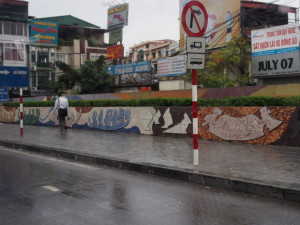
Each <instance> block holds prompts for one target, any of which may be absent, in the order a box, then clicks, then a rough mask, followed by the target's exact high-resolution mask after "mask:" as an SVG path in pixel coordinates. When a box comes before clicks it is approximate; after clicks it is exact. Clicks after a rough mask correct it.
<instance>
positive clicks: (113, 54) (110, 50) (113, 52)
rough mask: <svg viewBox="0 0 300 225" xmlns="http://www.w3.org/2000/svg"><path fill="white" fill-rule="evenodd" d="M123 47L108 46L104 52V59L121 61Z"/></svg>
mask: <svg viewBox="0 0 300 225" xmlns="http://www.w3.org/2000/svg"><path fill="white" fill-rule="evenodd" d="M123 52H124V47H123V45H113V46H108V47H107V50H106V59H108V60H113V59H121V58H123Z"/></svg>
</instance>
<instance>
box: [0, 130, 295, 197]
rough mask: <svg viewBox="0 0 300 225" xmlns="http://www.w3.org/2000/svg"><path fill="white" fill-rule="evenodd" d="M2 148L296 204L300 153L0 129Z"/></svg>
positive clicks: (177, 140) (211, 143)
mask: <svg viewBox="0 0 300 225" xmlns="http://www.w3.org/2000/svg"><path fill="white" fill-rule="evenodd" d="M0 145H2V146H7V147H14V148H16V149H18V150H28V151H34V152H39V153H45V154H50V155H52V156H55V157H64V158H67V159H72V160H78V161H81V162H84V163H93V164H102V165H108V166H113V167H118V168H126V169H130V170H134V171H139V172H144V173H153V174H157V175H161V176H166V177H171V178H176V179H181V180H185V181H190V182H196V183H199V184H203V185H209V186H216V187H221V188H225V189H229V190H233V191H240V192H245V193H251V194H257V195H263V196H270V197H276V198H281V199H286V200H291V201H295V202H300V148H295V147H280V146H271V145H268V146H265V145H254V144H240V143H232V142H215V141H204V140H200V141H199V166H193V150H192V149H193V144H192V139H191V138H175V137H157V136H150V135H136V134H127V133H117V132H107V131H99V130H82V129H68V130H67V131H60V129H59V128H58V127H46V126H29V125H25V127H24V136H20V129H19V126H18V125H16V124H0Z"/></svg>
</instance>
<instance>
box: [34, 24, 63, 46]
mask: <svg viewBox="0 0 300 225" xmlns="http://www.w3.org/2000/svg"><path fill="white" fill-rule="evenodd" d="M30 43H31V44H35V45H36V44H39V45H50V46H55V45H57V44H58V24H57V23H54V22H49V21H42V20H31V28H30Z"/></svg>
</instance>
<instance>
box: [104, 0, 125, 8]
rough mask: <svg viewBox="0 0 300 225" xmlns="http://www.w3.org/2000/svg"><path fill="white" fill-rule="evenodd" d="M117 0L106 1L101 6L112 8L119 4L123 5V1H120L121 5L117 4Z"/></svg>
mask: <svg viewBox="0 0 300 225" xmlns="http://www.w3.org/2000/svg"><path fill="white" fill-rule="evenodd" d="M117 1H118V0H107V1H104V2H102V3H101V4H102V6H109V7H113V6H116V5H120V4H124V3H125V0H122V3H119V2H117Z"/></svg>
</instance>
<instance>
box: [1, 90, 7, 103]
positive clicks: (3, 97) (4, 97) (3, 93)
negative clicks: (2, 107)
mask: <svg viewBox="0 0 300 225" xmlns="http://www.w3.org/2000/svg"><path fill="white" fill-rule="evenodd" d="M8 100H9V97H8V88H7V87H1V88H0V102H8Z"/></svg>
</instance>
